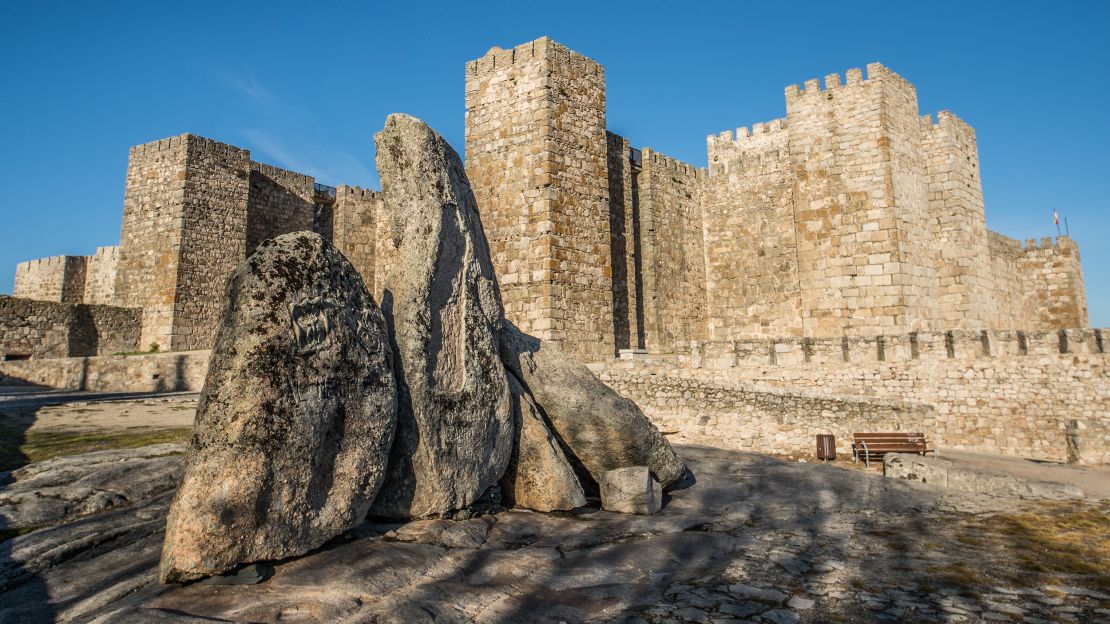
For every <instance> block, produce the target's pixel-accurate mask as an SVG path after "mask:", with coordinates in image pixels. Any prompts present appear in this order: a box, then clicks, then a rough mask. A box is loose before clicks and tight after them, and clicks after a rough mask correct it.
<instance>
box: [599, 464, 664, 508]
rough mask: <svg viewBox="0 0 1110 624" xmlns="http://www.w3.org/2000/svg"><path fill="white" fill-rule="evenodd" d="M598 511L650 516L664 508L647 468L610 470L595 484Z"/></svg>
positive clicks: (660, 493)
mask: <svg viewBox="0 0 1110 624" xmlns="http://www.w3.org/2000/svg"><path fill="white" fill-rule="evenodd" d="M598 487H599V488H600V489H601V508H602V509H605V510H606V511H617V512H620V513H627V514H644V515H649V516H650V515H651V514H654V513H656V512H658V511H659V509H660V508H662V506H663V488H662V486H660V485H659V482H658V481H656V480H655V479H652V478H651V471H650V470H648V467H647V466H629V467H628V468H618V469H616V470H610V471H609V472H606V473H605V474H603V475H602V476H601V479H599V480H598Z"/></svg>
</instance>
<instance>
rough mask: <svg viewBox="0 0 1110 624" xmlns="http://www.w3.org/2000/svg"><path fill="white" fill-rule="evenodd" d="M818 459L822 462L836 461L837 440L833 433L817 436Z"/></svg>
mask: <svg viewBox="0 0 1110 624" xmlns="http://www.w3.org/2000/svg"><path fill="white" fill-rule="evenodd" d="M817 459H819V460H821V461H830V460H835V459H836V438H834V437H833V435H832V434H831V433H819V434H817Z"/></svg>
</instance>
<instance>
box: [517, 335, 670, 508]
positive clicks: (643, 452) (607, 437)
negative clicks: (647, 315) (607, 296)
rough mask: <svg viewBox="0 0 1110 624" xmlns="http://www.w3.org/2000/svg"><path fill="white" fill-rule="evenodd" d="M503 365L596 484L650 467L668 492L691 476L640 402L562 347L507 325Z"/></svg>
mask: <svg viewBox="0 0 1110 624" xmlns="http://www.w3.org/2000/svg"><path fill="white" fill-rule="evenodd" d="M500 347H501V360H502V361H503V362H504V363H505V366H506V367H507V368H508V369H509V371H510V372H511V373H512V374H513V375H516V377H517V378H518V379H519V380H520V381H521V382H522V384H523V385H524V387H525V388H527V389H528V391H529V392H531V393H532V396H533V397H534V398H535V400H536V403H538V404H539V406H540V408H542V409H543V411H544V414H546V415H547V419H548V422H550V423H551V427H552V428H553V429H554V433H555V435H556V436H557V437H558V438H559V440H561V441H562V443H563V444H564V445H565V446H566V448H567V449H568V450H569V451H570V453H571V454H572V455H573V456H574V459H577V460H578V462H580V463H581V465H582V466H583V467H585V469H586V470H587V471H589V473H590V476H591V477H593V479H594V481H599V482H600V481H601V477H602V475H604V474H605V473H606V472H609V471H610V470H615V469H617V468H626V467H629V466H647V467H648V468H650V469H651V472H652V474H654V475H655V479H656V480H657V481H659V483H661V484H662V485H663V488H664V489H669V488H673V487H675V486H677V485H679V484H680V483H683V482H684V481H685V480H686V479H688V478H691V477H692V475H691V474H690V473H689V471H688V470H687V469H686V465H685V464H683V463H682V460H681V459H679V458H678V455H676V454H675V452H674V449H672V448H671V445H670V443H669V442H667V440H666V439H665V438H664V437H663V434H661V433H659V430H658V429H656V428H655V425H653V424H651V421H650V420H648V418H647V416H644V413H643V412H642V411H640V408H639V407H637V406H636V404H635V403H633V402H632V401H629V400H628V399H626V398H624V397H622V396H620V395H619V394H617V393H616V392H615V391H613V389H612V388H610V387H609V386H606V385H605V384H604V383H602V382H601V380H600V379H598V378H597V377H596V376H595V375H594V374H593V373H592V372H590V369H588V368H586V366H585V365H583V364H581V363H579V362H578V361H577V360H575V359H574V358H573V357H571V356H570V355H567V354H566V353H564V352H563V351H562V350H561V349H560V348H559V347H557V346H555V345H554V344H552V343H549V342H542V341H540V340H539V339H538V338H534V337H532V336H529V335H527V334H525V333H524V332H522V331H520V330H519V329H517V328H516V327H515V326H514V325H513V324H512V323H509V322H507V321H506V322H505V324H504V329H503V330H502V332H501V342H500Z"/></svg>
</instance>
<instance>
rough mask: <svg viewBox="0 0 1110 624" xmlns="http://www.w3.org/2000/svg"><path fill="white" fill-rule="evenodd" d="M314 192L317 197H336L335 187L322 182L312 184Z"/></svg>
mask: <svg viewBox="0 0 1110 624" xmlns="http://www.w3.org/2000/svg"><path fill="white" fill-rule="evenodd" d="M312 192H313V193H315V195H316V196H317V197H327V198H328V199H335V187H334V186H328V185H327V184H320V183H319V182H315V183H313V185H312Z"/></svg>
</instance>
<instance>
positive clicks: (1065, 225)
mask: <svg viewBox="0 0 1110 624" xmlns="http://www.w3.org/2000/svg"><path fill="white" fill-rule="evenodd" d="M1064 235H1065V236H1071V230H1069V229H1068V218H1067V217H1064Z"/></svg>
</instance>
